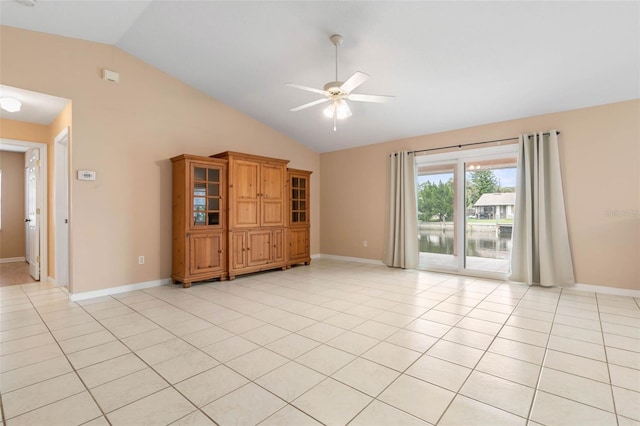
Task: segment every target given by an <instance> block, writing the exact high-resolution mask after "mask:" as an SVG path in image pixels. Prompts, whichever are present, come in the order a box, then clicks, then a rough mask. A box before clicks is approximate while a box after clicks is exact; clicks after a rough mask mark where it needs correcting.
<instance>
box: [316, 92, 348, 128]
mask: <svg viewBox="0 0 640 426" xmlns="http://www.w3.org/2000/svg"><path fill="white" fill-rule="evenodd" d="M322 112H323V113H324V116H325V117H327V118H333V114H334V113H335V115H336V118H337V119H338V120H343V119H345V118H348V117H351V115H352V114H351V108H349V104H347V103H346V102H345V101H343V100H342V99H339V100H335V101H333V102H332V103H331V104H330V105H329V106H328V107H326V108H325V109H324V110H323V111H322ZM334 130H335V129H334Z"/></svg>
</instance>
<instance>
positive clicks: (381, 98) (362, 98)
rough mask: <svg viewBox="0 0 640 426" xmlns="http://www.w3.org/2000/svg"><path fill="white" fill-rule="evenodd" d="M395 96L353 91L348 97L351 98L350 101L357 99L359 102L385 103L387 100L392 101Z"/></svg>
mask: <svg viewBox="0 0 640 426" xmlns="http://www.w3.org/2000/svg"><path fill="white" fill-rule="evenodd" d="M394 98H395V96H386V95H360V94H358V93H352V94H350V95H349V97H348V98H347V99H349V100H350V101H357V102H378V103H385V102H391V101H392V100H393V99H394Z"/></svg>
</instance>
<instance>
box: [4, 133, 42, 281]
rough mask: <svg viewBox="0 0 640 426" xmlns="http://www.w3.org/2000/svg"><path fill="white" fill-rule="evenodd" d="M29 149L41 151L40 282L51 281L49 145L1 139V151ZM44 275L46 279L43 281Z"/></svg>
mask: <svg viewBox="0 0 640 426" xmlns="http://www.w3.org/2000/svg"><path fill="white" fill-rule="evenodd" d="M29 148H39V149H40V180H41V182H42V183H41V186H40V187H39V189H40V191H42V194H40V195H41V200H42V205H41V210H40V282H42V281H48V280H49V252H48V243H49V240H48V229H49V228H48V225H49V215H48V203H47V198H48V197H47V195H48V190H49V187H48V180H47V173H48V168H47V166H48V164H47V159H48V152H47V144H45V143H40V142H30V141H21V140H16V139H5V138H0V151H14V152H24V153H26V152H27V150H28V149H29ZM26 184H27V183H26V182H25V188H24V190H25V197H26ZM43 274H44V277H46V278H45V279H43Z"/></svg>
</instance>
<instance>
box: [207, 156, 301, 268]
mask: <svg viewBox="0 0 640 426" xmlns="http://www.w3.org/2000/svg"><path fill="white" fill-rule="evenodd" d="M213 157H214V158H221V159H225V160H227V161H228V166H229V176H228V188H229V192H228V194H229V205H228V206H229V240H228V244H229V252H230V253H231V259H230V262H229V271H228V273H229V279H234V278H235V276H236V275H240V274H246V273H250V272H257V271H262V270H266V269H274V268H283V269H284V268H286V266H287V263H286V260H287V259H286V243H285V238H286V236H287V234H286V232H285V224H286V214H287V213H286V212H287V207H288V205H287V195H286V194H287V193H286V179H287V168H286V167H287V163H288V162H289V161H287V160H281V159H277V158H269V157H261V156H256V155H249V154H242V153H238V152H231V151H227V152H223V153H220V154H216V155H214V156H213Z"/></svg>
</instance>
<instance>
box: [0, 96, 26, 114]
mask: <svg viewBox="0 0 640 426" xmlns="http://www.w3.org/2000/svg"><path fill="white" fill-rule="evenodd" d="M0 108H2V109H3V110H5V111H7V112H18V111H20V108H22V102H20V101H19V100H17V99H15V98H0Z"/></svg>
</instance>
